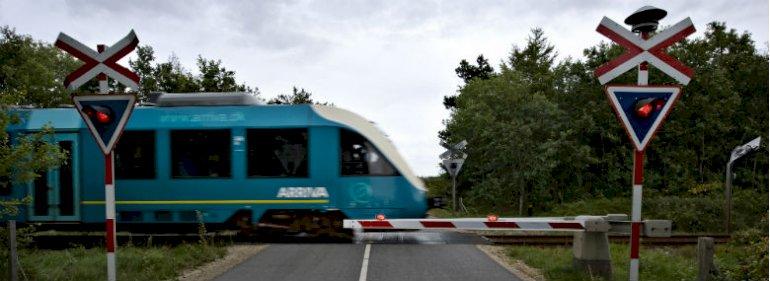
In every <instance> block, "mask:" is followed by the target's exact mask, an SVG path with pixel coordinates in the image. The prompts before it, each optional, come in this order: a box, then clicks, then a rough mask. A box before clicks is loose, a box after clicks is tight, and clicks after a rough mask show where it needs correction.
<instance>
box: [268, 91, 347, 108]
mask: <svg viewBox="0 0 770 281" xmlns="http://www.w3.org/2000/svg"><path fill="white" fill-rule="evenodd" d="M312 95H313V94H312V93H310V92H309V91H305V89H304V88H301V89H297V87H292V92H291V94H288V95H287V94H280V95H278V96H277V97H275V98H273V99H271V100H270V101H268V102H267V103H268V104H321V105H332V104H330V103H327V102H324V103H320V102H316V101H313V98H312Z"/></svg>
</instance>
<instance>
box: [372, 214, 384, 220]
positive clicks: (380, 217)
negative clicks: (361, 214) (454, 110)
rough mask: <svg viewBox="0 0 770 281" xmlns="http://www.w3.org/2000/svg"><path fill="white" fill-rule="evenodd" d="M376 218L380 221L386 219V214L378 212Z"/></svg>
mask: <svg viewBox="0 0 770 281" xmlns="http://www.w3.org/2000/svg"><path fill="white" fill-rule="evenodd" d="M374 218H375V219H377V220H378V221H384V220H385V215H383V214H377V216H375V217H374Z"/></svg>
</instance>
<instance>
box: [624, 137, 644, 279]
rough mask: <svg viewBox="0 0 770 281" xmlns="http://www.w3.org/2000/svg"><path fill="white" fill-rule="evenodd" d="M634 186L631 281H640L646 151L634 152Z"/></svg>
mask: <svg viewBox="0 0 770 281" xmlns="http://www.w3.org/2000/svg"><path fill="white" fill-rule="evenodd" d="M633 173H634V176H633V177H634V185H633V198H632V199H631V243H630V244H631V251H630V258H631V262H630V268H629V271H628V273H629V280H631V281H638V280H639V237H640V235H641V228H642V182H643V180H642V179H643V177H644V151H638V150H634V171H633Z"/></svg>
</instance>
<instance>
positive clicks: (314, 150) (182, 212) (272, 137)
mask: <svg viewBox="0 0 770 281" xmlns="http://www.w3.org/2000/svg"><path fill="white" fill-rule="evenodd" d="M154 101H155V103H153V104H144V105H139V106H137V107H136V108H135V109H134V111H133V113H132V115H131V117H130V119H129V121H128V123H127V125H126V129H125V131H124V132H123V134H122V136H121V137H120V140H119V143H118V144H117V146H116V148H115V152H114V153H115V177H116V181H115V184H116V188H115V190H116V195H115V198H116V206H117V207H116V208H117V212H116V214H117V220H118V229H119V230H121V229H122V230H134V229H141V230H142V231H148V230H150V231H152V230H155V231H187V230H189V229H191V228H190V227H191V226H195V225H197V224H198V223H199V222H203V223H206V224H207V226H209V227H211V228H239V229H241V230H253V229H271V230H285V231H289V232H306V233H326V232H328V231H331V232H334V231H338V230H340V228H341V225H342V219H345V218H354V219H372V218H375V216H377V215H378V214H382V215H385V217H387V218H417V217H424V216H425V213H426V211H427V208H428V201H427V200H426V189H425V186H424V183H423V182H422V181H421V180H420V178H418V177H417V176H416V175H415V174H414V172H413V171H412V170H411V169H410V167H409V166H408V165H407V163H406V161H405V160H404V159H403V158H402V156H401V155H400V154H399V153H398V151H397V150H396V148H395V146H394V145H393V144H392V143H391V142H390V140H389V139H388V138H387V137H386V135H385V134H384V133H382V132H381V131H380V130H379V129H378V128H377V127H376V126H375V125H374V124H373V123H372V122H370V121H368V120H366V119H364V118H363V117H361V116H359V115H357V114H355V113H352V112H350V111H347V110H344V109H341V108H337V107H334V106H324V105H309V104H306V105H263V104H259V103H258V102H256V101H255V99H254V98H253V97H251V96H249V95H244V94H237V93H231V94H227V93H225V94H222V93H217V94H162V95H160V96H159V97H158V98H157V100H154ZM16 112H17V113H18V114H19V116H20V117H21V120H22V122H21V123H19V124H16V125H13V126H11V127H9V132H10V133H11V134H12V135H14V136H18V135H22V134H25V133H28V132H31V131H38V130H41V129H42V128H44V126H50V127H53V128H54V130H55V133H54V134H53V136H52V140H51V141H54V142H56V143H58V144H59V146H60V147H61V148H62V149H64V150H66V151H68V160H67V161H66V163H65V164H63V165H61V166H60V167H58V168H57V169H52V170H49V171H48V172H47V173H44V174H43V175H42V176H41V177H39V178H38V179H36V180H35V181H34V182H30V183H23V184H18V183H16V184H13V188H11V189H7V188H6V189H0V190H3V192H4V194H0V199H3V198H5V199H7V198H24V197H27V196H29V197H30V198H31V199H32V202H31V203H30V204H29V205H25V206H22V208H21V212H20V214H19V215H18V216H17V217H16V218H15V219H16V220H18V221H21V222H39V223H42V225H43V226H57V227H60V228H61V227H63V228H74V229H86V228H91V227H92V228H94V229H103V222H104V216H105V215H104V214H105V209H104V156H103V154H102V153H101V151H100V150H99V148H98V146H97V144H96V143H95V141H94V139H93V138H92V136H91V134H90V132H89V130H88V129H87V128H86V126H85V124H84V123H83V121H82V120H81V118H80V116H79V115H78V113H77V112H76V110H75V109H74V108H49V109H18V110H16Z"/></svg>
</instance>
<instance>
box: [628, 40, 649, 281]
mask: <svg viewBox="0 0 770 281" xmlns="http://www.w3.org/2000/svg"><path fill="white" fill-rule="evenodd" d="M640 36H641V37H642V39H643V40H647V39H648V38H649V32H641V33H640ZM648 77H649V74H648V72H647V62H642V63H641V64H639V74H638V76H637V84H638V85H640V86H646V85H647V83H648V82H649V79H648ZM633 173H634V174H633V181H634V183H633V187H632V190H633V197H632V199H631V243H630V244H631V245H630V246H631V251H630V259H631V261H630V265H629V267H630V268H629V270H628V275H629V276H628V279H629V280H631V281H638V280H639V236H640V234H641V233H640V232H641V228H642V185H643V178H644V151H638V150H634V170H633Z"/></svg>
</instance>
